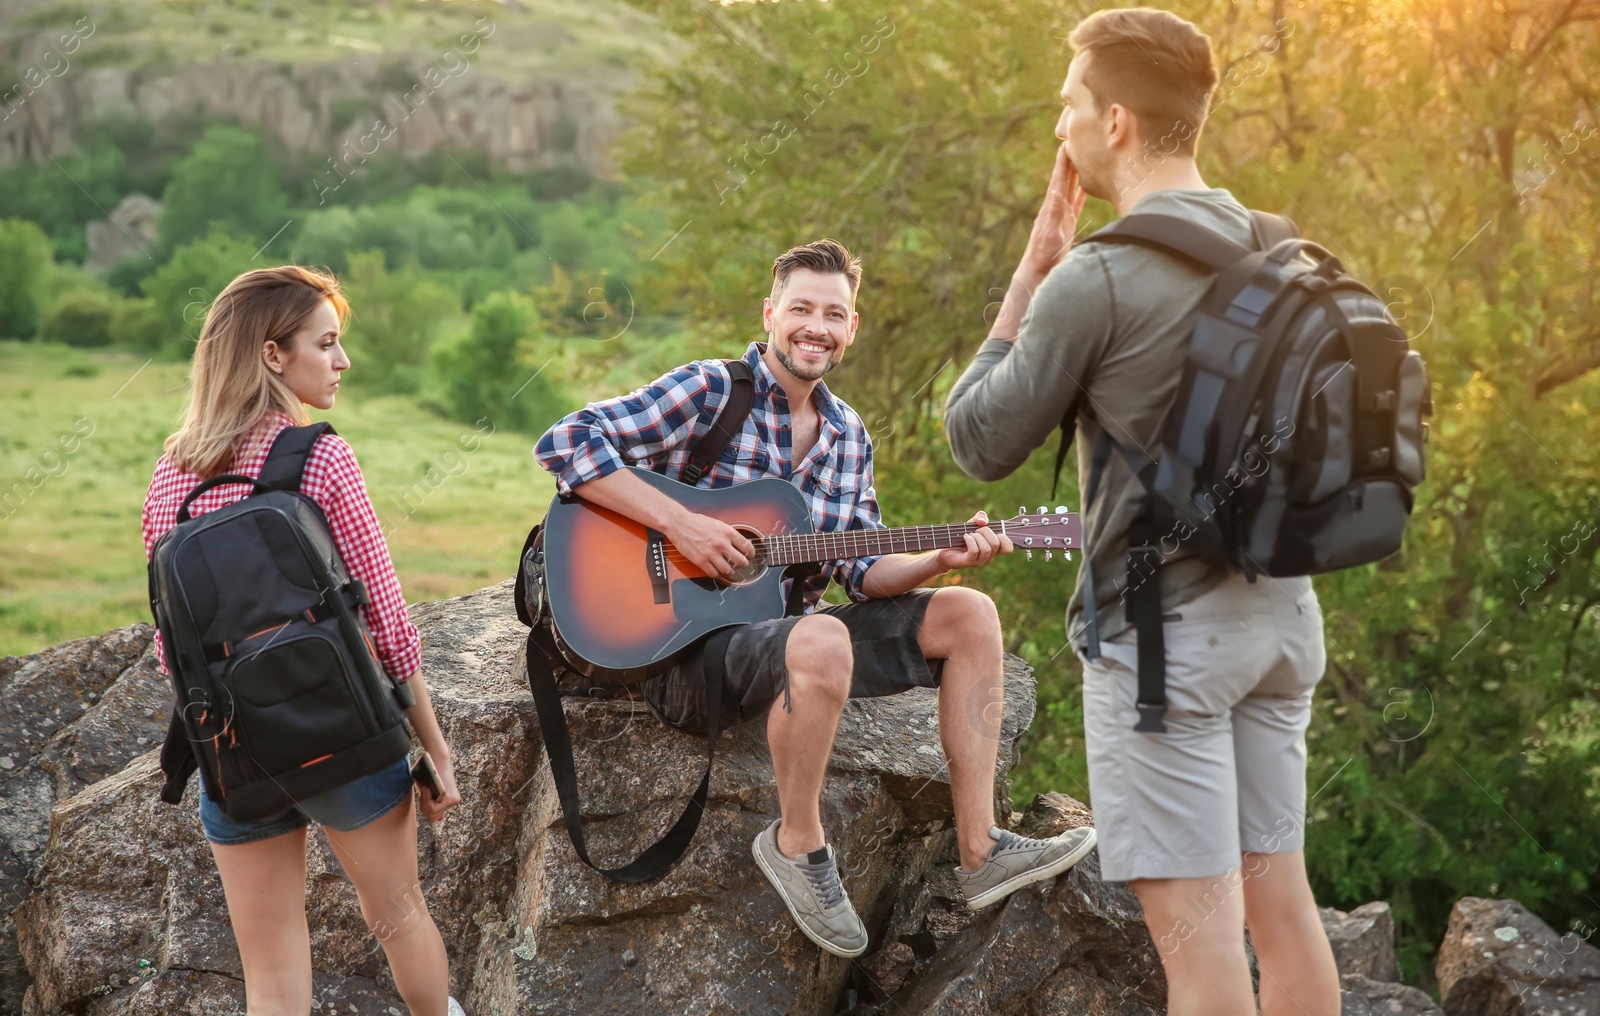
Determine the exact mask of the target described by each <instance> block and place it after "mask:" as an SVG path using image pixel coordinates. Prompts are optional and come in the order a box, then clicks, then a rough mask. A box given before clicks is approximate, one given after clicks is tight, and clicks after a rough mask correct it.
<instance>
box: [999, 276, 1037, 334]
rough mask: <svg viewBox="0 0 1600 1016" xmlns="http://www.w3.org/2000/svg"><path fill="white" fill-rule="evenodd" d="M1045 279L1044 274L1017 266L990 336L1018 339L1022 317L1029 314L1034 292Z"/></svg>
mask: <svg viewBox="0 0 1600 1016" xmlns="http://www.w3.org/2000/svg"><path fill="white" fill-rule="evenodd" d="M1043 281H1044V276H1042V275H1035V274H1033V273H1031V272H1029V271H1028V270H1027V269H1026V268H1023V267H1022V266H1020V265H1019V266H1018V267H1017V270H1016V272H1015V273H1014V274H1013V275H1012V276H1011V285H1010V286H1009V287H1007V289H1006V295H1005V299H1004V300H1002V301H1001V303H1000V313H999V315H998V316H997V317H996V318H995V319H994V325H993V326H992V327H991V328H990V329H989V338H991V339H1004V340H1005V341H1007V342H1011V341H1013V340H1015V339H1016V337H1017V332H1019V331H1021V330H1022V319H1023V318H1025V317H1027V316H1028V306H1029V305H1030V304H1031V303H1032V302H1033V294H1034V292H1035V291H1037V290H1038V288H1039V283H1041V282H1043Z"/></svg>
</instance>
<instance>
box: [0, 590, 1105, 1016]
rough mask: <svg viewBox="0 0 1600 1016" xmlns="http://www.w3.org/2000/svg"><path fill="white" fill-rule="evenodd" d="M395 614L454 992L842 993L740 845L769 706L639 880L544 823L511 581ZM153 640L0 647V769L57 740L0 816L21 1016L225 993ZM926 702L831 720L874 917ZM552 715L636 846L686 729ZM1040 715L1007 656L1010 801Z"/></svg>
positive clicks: (845, 973)
mask: <svg viewBox="0 0 1600 1016" xmlns="http://www.w3.org/2000/svg"><path fill="white" fill-rule="evenodd" d="M412 617H413V619H414V620H415V621H416V623H417V625H418V627H419V628H420V629H421V630H422V632H423V643H424V672H425V673H426V674H427V675H428V682H429V686H430V690H431V692H432V697H433V700H434V703H435V707H436V710H437V712H438V714H439V717H440V722H441V724H442V725H443V727H444V731H445V735H446V737H447V738H448V739H449V741H450V743H451V745H452V752H453V756H454V763H455V768H456V773H457V777H458V780H459V782H460V785H461V787H462V790H463V793H464V795H465V797H466V799H467V803H466V804H465V805H464V806H463V807H461V808H459V809H457V810H456V811H455V812H454V813H452V815H451V816H450V817H449V818H448V819H447V821H446V822H444V823H443V824H442V825H441V826H439V827H434V828H425V829H424V830H423V832H422V833H421V834H420V858H421V876H422V884H423V888H424V891H425V892H426V894H427V898H428V900H429V906H430V909H431V910H432V911H433V914H434V916H435V919H436V920H437V921H438V923H439V925H440V928H441V930H442V931H443V933H444V936H445V939H446V941H447V943H449V948H450V952H451V964H452V974H453V978H454V990H455V993H456V995H457V996H458V997H460V998H462V1000H463V1001H464V1002H466V1003H467V1005H468V1008H469V1011H472V1012H474V1013H484V1014H491V1013H505V1014H510V1013H522V1012H545V1013H559V1012H575V1013H576V1012H583V1013H591V1012H607V1011H614V1012H634V1011H639V1009H640V1006H646V1007H648V1008H651V1009H654V1008H657V1007H661V1008H670V1009H674V1010H676V1009H682V1008H686V1007H694V1008H698V1009H704V1010H707V1011H718V1010H720V1011H731V1010H737V1011H740V1012H761V1013H819V1014H822V1013H832V1012H834V1011H835V1009H836V1007H837V1002H838V999H839V997H840V995H841V993H842V992H843V990H844V988H845V986H846V983H847V982H848V981H849V980H850V979H851V978H852V976H855V975H854V973H853V966H852V964H851V963H850V962H848V961H844V960H838V959H836V958H834V957H831V956H825V955H824V954H822V953H821V952H820V951H819V950H818V949H817V948H816V947H815V946H813V945H812V944H811V943H810V942H808V941H807V940H805V939H804V938H803V937H802V936H800V935H799V934H798V933H797V932H796V931H795V930H794V925H793V923H792V922H791V921H790V919H789V917H788V915H787V912H786V911H785V910H784V909H783V907H782V904H781V902H780V901H779V900H778V898H777V896H776V894H774V893H773V892H772V891H771V889H770V888H769V887H768V886H767V884H766V882H765V880H764V879H763V878H762V876H761V875H760V873H759V872H758V871H757V869H756V868H755V866H754V864H753V863H752V862H751V860H750V857H749V843H750V840H751V839H752V838H753V837H754V835H755V834H756V832H757V831H758V830H759V829H760V828H761V827H762V826H764V825H765V824H767V823H768V822H769V821H771V819H772V818H773V817H775V816H776V813H777V799H776V789H775V786H774V783H773V777H772V767H771V759H770V756H769V755H768V753H767V750H766V745H765V737H764V727H763V726H762V725H761V724H759V723H752V724H746V725H744V726H742V727H739V728H736V729H735V730H732V731H728V732H726V733H725V734H724V735H723V739H722V741H721V743H720V744H719V748H718V759H717V766H716V771H715V776H714V779H713V785H712V795H711V801H710V803H709V804H708V807H707V814H706V816H705V819H704V820H703V823H702V826H701V829H700V832H699V834H698V835H697V837H696V839H695V842H694V845H693V846H692V848H691V849H690V851H689V853H688V854H687V855H686V856H685V857H684V859H683V860H682V861H681V862H680V863H679V865H678V866H677V867H676V868H674V869H673V870H672V871H671V872H669V873H668V874H667V875H666V876H664V877H663V878H661V879H658V880H656V881H654V882H652V883H649V884H647V885H643V886H623V885H619V884H616V883H612V882H609V881H607V880H605V879H603V878H602V877H601V876H599V875H597V874H595V873H593V872H591V871H589V870H588V869H586V868H584V867H583V866H582V865H581V863H580V862H579V861H578V860H577V858H576V856H575V854H574V853H573V851H572V847H571V845H570V844H569V843H568V841H567V838H566V832H565V829H564V827H563V826H562V825H561V823H560V819H559V810H558V807H557V803H556V800H555V793H554V788H553V785H552V784H551V782H550V780H549V777H548V776H547V775H546V773H545V768H546V766H545V763H544V761H543V757H542V752H540V751H539V738H538V728H537V724H536V722H535V717H534V712H533V707H532V702H531V699H530V697H529V695H528V693H527V691H526V687H525V685H524V683H523V682H524V677H523V673H522V663H521V654H520V650H521V647H522V640H523V635H524V629H523V628H522V627H521V626H520V625H519V624H518V623H517V621H516V620H515V617H514V614H513V611H512V609H511V602H510V584H509V583H502V584H501V585H498V586H494V587H490V588H488V589H484V590H480V591H479V592H477V593H474V594H471V595H469V596H465V597H461V598H458V599H455V600H448V601H443V602H440V603H433V604H422V605H419V606H416V607H413V608H412ZM149 642H150V634H149V629H148V628H146V627H143V626H136V627H134V628H131V629H123V630H121V631H118V632H112V633H110V634H108V635H105V636H101V637H99V638H98V639H88V640H81V641H80V642H79V643H69V644H68V645H66V646H61V647H57V648H56V649H54V650H50V651H49V652H48V653H44V654H39V656H37V657H28V658H23V659H21V660H10V661H6V662H5V663H4V664H3V665H0V681H3V682H5V684H4V685H3V686H0V688H3V689H4V690H7V691H9V692H10V693H9V694H7V695H5V697H4V699H3V701H4V702H5V703H6V704H7V706H8V709H7V711H6V713H5V714H4V718H3V719H0V722H3V723H5V724H7V725H8V726H6V727H5V728H4V733H5V734H6V737H7V741H8V743H15V744H17V745H18V748H17V749H15V750H13V769H11V770H3V769H0V773H5V774H8V775H9V774H15V773H19V772H22V771H24V770H28V769H29V767H33V768H35V769H38V770H39V771H40V772H45V770H44V769H43V768H42V767H43V764H44V763H45V762H48V761H49V760H51V759H55V760H57V761H55V762H50V763H49V764H50V765H53V766H54V767H55V768H54V769H51V770H49V773H50V775H51V776H52V779H53V780H54V781H55V782H51V783H50V784H49V785H48V787H47V788H46V791H45V792H44V797H43V798H41V799H40V801H37V802H34V803H32V804H31V805H30V806H29V808H28V809H27V810H26V817H24V815H23V811H24V809H21V808H9V806H8V813H7V815H8V819H11V820H12V821H11V826H12V833H11V835H10V836H9V838H8V843H14V844H16V845H19V846H14V847H13V848H12V850H13V854H14V855H15V854H16V852H17V850H18V849H21V850H22V851H23V855H25V856H26V858H28V859H30V864H29V865H28V866H26V867H22V866H14V868H15V870H14V871H13V873H12V874H13V881H14V882H15V883H16V885H17V887H18V890H19V891H21V892H26V891H27V889H28V886H27V885H26V882H25V880H26V879H28V878H29V877H31V879H32V887H31V889H32V891H31V893H30V894H28V895H27V898H26V899H25V900H24V901H23V902H22V904H21V906H20V908H18V910H17V911H16V921H17V927H18V930H19V933H20V936H19V937H20V943H21V950H22V954H23V956H25V957H26V960H27V964H28V970H29V971H30V972H31V975H32V979H33V983H32V986H31V988H30V989H29V992H28V995H27V999H26V1002H25V1004H24V1008H23V1011H25V1012H28V1013H30V1014H32V1013H40V1014H42V1013H54V1012H61V1011H83V1012H92V1013H95V1014H103V1016H110V1014H131V1013H155V1012H191V1011H192V1012H201V1011H204V1012H241V1011H242V983H241V982H240V980H239V975H240V967H239V959H238V953H237V949H236V948H235V946H234V943H233V939H232V935H231V932H230V929H229V927H228V923H227V910H226V905H225V901H224V899H223V896H222V892H221V885H220V882H219V881H218V878H217V875H216V867H215V864H214V863H213V862H212V860H211V857H210V851H209V848H208V847H207V845H206V843H205V841H204V839H203V837H202V835H201V832H200V828H199V824H198V822H197V821H196V819H195V817H194V808H195V806H196V803H197V798H196V796H195V795H196V794H197V792H198V781H193V782H191V785H190V788H189V792H188V795H187V797H186V799H185V801H184V803H183V805H182V806H180V807H171V806H168V805H165V804H162V803H161V802H160V801H159V800H158V798H157V788H158V787H159V785H160V782H161V776H160V772H159V769H158V766H157V753H156V750H155V748H156V746H157V744H158V743H159V738H160V735H161V733H162V732H163V731H164V729H165V717H164V714H163V713H162V712H160V711H158V710H157V709H156V708H155V707H156V706H160V707H164V706H165V704H166V699H167V696H168V695H169V692H168V691H167V685H166V683H165V679H164V678H162V677H161V675H160V674H159V672H158V671H157V670H156V669H155V664H154V659H153V656H152V654H151V649H150V645H149ZM74 675H77V676H76V677H74ZM74 681H76V684H74ZM78 686H82V690H81V691H75V690H73V689H74V688H77V687H78ZM80 701H84V702H94V703H97V704H96V705H92V706H90V707H89V708H88V709H84V708H80V707H79V705H78V703H79V702H80ZM934 702H935V697H934V694H933V693H932V692H931V691H915V692H911V693H907V694H905V695H900V696H895V697H892V698H885V699H876V700H868V701H860V702H853V703H851V705H850V706H849V708H848V710H847V712H846V715H845V717H844V719H843V721H842V723H841V726H840V730H839V734H838V739H837V743H836V749H835V753H834V759H833V766H832V768H831V770H830V772H829V775H828V779H827V783H826V786H825V789H824V794H823V807H824V817H825V821H826V822H827V823H828V827H829V830H830V834H831V838H832V839H833V841H834V842H835V844H836V846H837V848H838V849H839V851H840V855H841V858H842V860H843V866H844V872H845V877H846V881H847V885H848V887H849V889H850V892H851V894H852V897H853V899H854V900H855V902H856V905H857V907H858V908H859V909H860V910H861V912H862V913H863V916H864V917H866V918H867V920H868V921H869V923H870V924H871V926H872V928H873V930H874V932H875V934H878V933H880V930H881V929H882V928H883V927H884V925H885V923H886V922H887V921H888V920H889V918H890V915H891V911H892V910H893V909H894V907H895V903H896V901H897V900H898V899H899V898H900V897H901V896H902V895H903V894H904V892H905V890H906V889H907V887H908V886H909V885H910V884H911V883H912V882H914V881H916V880H917V879H920V878H921V877H922V875H923V873H924V871H925V870H926V869H927V867H928V865H929V864H930V863H931V862H932V860H933V859H934V858H935V857H936V856H938V855H939V854H940V853H941V852H943V851H945V850H947V849H948V843H949V833H948V829H949V824H950V823H949V818H950V811H949V808H950V796H949V785H948V775H947V773H946V771H945V767H944V763H943V755H942V753H941V751H940V749H939V740H938V728H937V720H936V713H935V709H934ZM118 703H121V705H117V704H118ZM145 703H154V705H153V706H152V705H147V704H145ZM113 707H115V708H113ZM146 710H149V711H148V712H146ZM567 712H568V720H569V723H570V725H571V727H572V731H573V740H574V746H575V750H576V753H577V757H578V766H579V773H580V779H581V781H582V785H583V788H584V795H585V812H586V815H587V816H589V829H590V831H591V834H590V842H591V849H592V851H593V854H594V856H595V857H596V858H597V859H615V858H619V857H622V856H624V855H627V854H630V853H631V852H633V851H636V850H637V849H638V848H639V846H640V845H641V844H642V843H643V842H645V841H647V840H648V839H650V838H653V836H654V834H655V830H657V829H659V828H662V827H664V825H665V824H666V822H667V821H669V820H670V819H671V818H672V817H674V816H675V815H676V812H677V810H678V809H679V808H681V805H682V802H683V800H684V799H685V798H686V796H687V794H688V792H689V790H690V789H691V787H692V784H693V782H694V779H695V776H696V775H697V773H698V770H699V767H700V765H701V764H702V759H703V758H704V754H703V753H704V741H703V740H700V739H698V738H695V737H691V736H689V735H684V734H680V733H678V732H676V731H673V730H670V729H668V728H666V727H664V726H663V725H661V724H660V723H658V722H656V721H655V720H654V718H653V717H651V716H650V715H649V713H648V712H647V711H646V710H644V708H643V707H642V705H640V704H639V703H636V702H633V701H630V700H627V699H610V700H600V699H586V698H576V697H574V698H569V699H568V700H567ZM58 713H59V714H60V718H59V719H58V718H57V714H58ZM73 716H78V717H79V718H78V719H77V720H76V721H75V722H69V721H70V720H71V718H72V717H73ZM129 717H132V719H130V718H129ZM1032 718H1033V682H1032V678H1031V676H1030V675H1029V673H1028V671H1027V668H1026V667H1025V666H1023V665H1022V664H1021V663H1020V662H1018V661H1008V665H1007V701H1006V708H1005V712H1004V719H1003V721H1002V726H1003V746H1002V751H1001V759H1000V763H999V766H998V770H997V777H998V778H999V779H998V785H999V789H998V793H997V796H999V797H1000V798H1001V800H1002V801H1004V800H1008V791H1007V790H1006V787H1005V783H1004V776H1005V773H1006V772H1008V771H1009V770H1010V768H1011V767H1012V766H1013V765H1014V764H1015V761H1016V744H1017V740H1018V739H1019V738H1020V736H1021V734H1022V733H1023V732H1024V731H1025V730H1026V729H1027V727H1028V725H1029V724H1030V723H1031V721H1032ZM133 720H137V721H138V722H137V723H134V722H133ZM140 737H142V738H144V744H140V743H139V741H138V739H139V738H140ZM641 759H647V760H649V763H648V764H641V761H640V760H641ZM18 779H20V777H19V776H16V775H11V779H10V780H7V781H6V782H4V783H0V792H4V791H5V790H6V789H7V788H10V787H11V786H12V785H13V784H14V783H16V781H17V780H18ZM29 800H32V798H30V799H29ZM52 806H54V815H53V818H51V817H50V810H51V807H52ZM1071 807H1072V808H1073V809H1076V811H1075V813H1077V814H1080V815H1081V813H1082V809H1081V807H1079V806H1076V805H1072V806H1071ZM46 830H48V841H46ZM30 837H31V838H30ZM311 842H312V844H313V846H312V849H311V851H310V859H309V862H308V876H307V885H306V893H307V908H308V912H309V914H310V918H311V925H312V928H313V941H312V946H313V955H314V956H315V957H316V967H317V971H318V974H317V991H318V1000H319V1004H322V1005H324V1006H328V1005H335V1006H336V1007H337V1010H338V1011H340V1012H348V1011H351V1007H354V1011H356V1012H359V1013H369V1012H370V1013H373V1014H385V1013H387V1012H388V1011H389V1008H390V1007H391V1006H393V1007H399V1001H398V999H397V998H396V997H395V995H394V993H393V984H392V980H391V979H390V977H389V974H388V970H387V966H386V964H385V963H384V962H383V959H382V955H381V952H380V951H379V950H378V947H377V945H376V943H375V942H374V940H373V938H372V936H371V935H370V934H369V933H368V931H367V929H366V927H365V925H364V924H363V922H362V920H361V917H360V914H359V909H358V906H357V901H356V898H355V894H354V891H353V889H352V888H351V886H350V884H349V882H348V881H347V880H346V879H345V877H344V875H343V873H342V871H341V870H340V868H339V867H338V864H337V863H336V861H335V859H334V858H333V856H332V855H331V854H330V852H329V851H328V849H327V847H326V845H325V841H324V839H323V838H322V836H321V834H314V835H313V836H312V838H311ZM602 863H604V860H602ZM8 909H9V908H8ZM141 961H143V962H141ZM17 986H20V985H17ZM13 994H15V992H13ZM7 1011H13V1012H14V1011H17V1009H16V1007H15V1004H14V1003H13V1004H12V1005H9V1006H7ZM323 1011H327V1010H326V1009H324V1010H323Z"/></svg>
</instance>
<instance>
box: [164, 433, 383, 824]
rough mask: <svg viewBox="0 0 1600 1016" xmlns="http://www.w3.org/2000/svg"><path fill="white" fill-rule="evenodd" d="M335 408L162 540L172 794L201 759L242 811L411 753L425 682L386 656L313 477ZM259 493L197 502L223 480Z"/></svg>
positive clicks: (280, 808) (184, 511) (174, 797)
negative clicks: (388, 664) (412, 719)
mask: <svg viewBox="0 0 1600 1016" xmlns="http://www.w3.org/2000/svg"><path fill="white" fill-rule="evenodd" d="M333 432H334V431H333V428H332V427H330V426H329V425H328V424H326V423H318V424H312V425H310V426H306V427H290V428H287V429H285V430H284V431H283V432H282V433H281V434H279V435H278V437H277V439H276V440H275V441H274V442H273V444H272V449H271V450H270V451H269V452H268V454H267V459H266V463H265V464H264V465H263V466H262V468H261V475H260V476H259V477H256V478H251V477H248V476H240V475H238V474H227V475H223V476H214V477H211V478H210V479H208V480H206V481H204V482H202V483H200V484H199V485H198V486H196V487H195V489H194V490H193V491H192V492H190V494H189V496H188V497H187V498H185V499H184V501H183V504H182V506H181V507H180V508H179V509H178V521H177V524H176V525H174V526H173V527H172V528H171V529H170V530H168V531H167V532H166V533H165V534H163V535H162V537H161V539H160V540H158V541H156V545H155V550H154V552H153V553H152V554H151V555H150V610H151V613H152V614H153V615H154V617H155V623H156V627H157V628H159V629H160V630H161V638H162V645H163V649H164V652H165V656H166V663H167V670H168V671H169V673H170V674H171V676H172V686H173V691H174V693H175V694H176V702H175V703H174V705H173V710H172V720H171V723H170V725H169V727H168V730H167V739H166V743H165V744H164V745H163V746H162V749H161V768H162V770H163V771H164V772H165V773H166V774H167V782H166V784H165V786H163V787H162V790H161V799H162V800H163V801H166V802H168V803H170V804H177V803H178V802H179V801H180V800H181V799H182V797H183V790H184V786H185V785H186V784H187V783H188V782H189V775H190V774H191V773H192V772H194V770H195V768H196V767H197V766H199V767H201V768H202V769H203V771H204V775H205V779H204V785H205V791H206V793H207V795H208V796H210V798H211V800H212V801H214V802H215V803H216V804H217V806H218V807H220V808H221V809H222V810H223V812H225V813H226V814H227V815H228V816H229V817H230V818H233V819H237V820H239V821H241V822H255V821H261V820H263V819H268V818H272V817H275V816H277V815H280V814H282V813H284V812H285V811H287V810H289V809H290V808H291V807H293V806H294V803H295V802H296V801H299V800H303V799H305V798H307V797H310V796H312V795H314V794H319V793H321V792H323V791H325V790H331V789H332V788H334V787H337V786H340V785H342V784H344V783H348V782H350V781H351V780H354V779H357V778H358V777H361V776H366V775H369V774H371V773H376V772H381V771H382V770H384V769H386V768H388V767H389V766H391V765H393V764H394V763H395V762H397V761H399V760H400V759H402V758H404V757H405V755H406V752H407V750H408V749H409V747H410V740H411V732H410V727H409V725H408V723H407V722H406V717H405V712H404V711H405V710H406V709H409V708H410V707H411V706H412V705H413V704H414V699H413V696H412V693H411V689H410V688H408V687H407V686H406V685H404V684H401V683H399V682H396V681H394V680H392V679H391V678H390V677H389V676H388V675H387V674H386V673H384V670H383V667H382V665H381V664H380V663H379V662H378V659H377V655H376V648H375V647H374V645H373V643H372V636H371V635H370V634H369V633H368V631H367V627H366V624H365V622H363V621H362V619H361V615H360V612H359V611H358V609H357V608H359V607H360V606H361V605H362V604H364V603H366V602H367V594H366V589H365V588H364V587H363V586H362V584H361V582H360V581H359V580H355V579H352V578H350V576H349V574H348V573H347V572H346V570H345V566H344V561H343V560H342V559H341V558H340V556H339V551H338V548H337V547H335V546H334V542H333V536H332V534H331V533H330V532H329V531H328V521H327V518H326V517H325V516H324V515H323V514H322V509H321V508H320V507H318V505H317V503H316V502H315V501H313V500H312V499H311V498H310V497H308V496H306V495H305V494H302V493H300V477H301V474H302V472H303V471H304V470H305V464H306V458H307V457H308V456H309V455H310V453H311V447H312V445H313V444H315V443H316V441H317V439H318V438H320V437H321V436H322V435H323V434H332V433H333ZM225 484H245V485H249V486H250V487H252V488H253V489H252V491H251V493H250V494H249V495H247V496H246V497H244V498H242V499H241V500H238V501H235V502H233V503H232V504H229V505H225V506H224V507H221V508H218V509H216V510H215V511H210V512H206V513H205V514H203V515H201V516H199V517H197V518H191V517H190V515H189V506H190V504H192V503H193V502H194V499H195V498H197V497H199V496H200V495H201V494H203V493H204V492H206V491H208V490H210V489H212V488H213V487H218V486H222V485H225Z"/></svg>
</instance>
